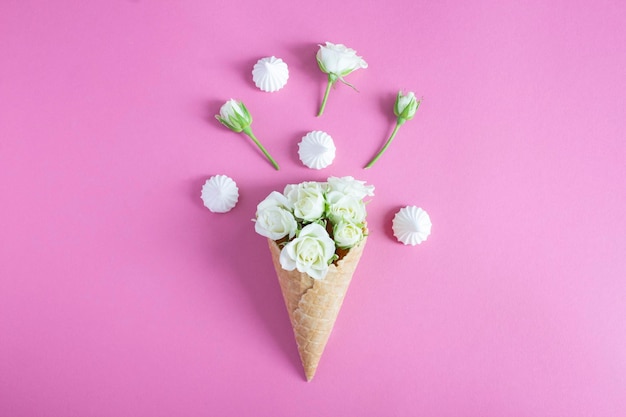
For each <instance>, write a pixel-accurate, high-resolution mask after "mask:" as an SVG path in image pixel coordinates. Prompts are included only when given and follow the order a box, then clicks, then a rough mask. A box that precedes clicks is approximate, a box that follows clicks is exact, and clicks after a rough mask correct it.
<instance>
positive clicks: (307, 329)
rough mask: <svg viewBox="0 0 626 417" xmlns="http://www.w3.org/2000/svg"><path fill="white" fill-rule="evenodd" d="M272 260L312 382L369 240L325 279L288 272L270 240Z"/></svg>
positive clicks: (354, 250) (341, 260) (357, 247)
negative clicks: (281, 263) (282, 265)
mask: <svg viewBox="0 0 626 417" xmlns="http://www.w3.org/2000/svg"><path fill="white" fill-rule="evenodd" d="M268 243H269V248H270V252H271V253H272V261H273V263H274V268H275V269H276V274H277V275H278V281H279V283H280V288H281V290H282V293H283V298H284V300H285V306H286V307H287V311H288V312H289V319H290V320H291V326H292V327H293V333H294V335H295V338H296V343H297V345H298V352H299V353H300V360H301V361H302V366H303V367H304V373H305V375H306V379H307V381H310V380H311V379H313V376H315V371H316V370H317V365H318V364H319V361H320V358H321V357H322V353H323V352H324V347H325V346H326V342H327V341H328V338H329V336H330V333H331V331H332V330H333V326H334V324H335V320H336V319H337V315H338V314H339V310H340V308H341V304H342V303H343V299H344V297H345V295H346V292H347V291H348V286H349V285H350V281H351V280H352V275H353V274H354V271H355V269H356V267H357V265H358V263H359V260H360V259H361V254H362V253H363V248H364V247H365V243H366V239H363V240H362V241H361V243H359V244H358V245H357V246H355V247H353V248H352V249H350V250H349V251H348V253H347V254H346V255H345V256H344V257H343V258H342V259H340V260H339V261H338V262H337V264H336V265H335V264H333V265H331V266H330V269H329V271H328V274H327V275H326V277H325V278H324V279H322V280H315V279H313V278H311V277H310V276H309V275H308V274H306V273H302V272H299V271H298V270H293V271H286V270H284V269H283V268H282V267H281V265H280V261H279V257H280V248H279V247H278V245H277V244H276V242H274V241H273V240H271V239H268Z"/></svg>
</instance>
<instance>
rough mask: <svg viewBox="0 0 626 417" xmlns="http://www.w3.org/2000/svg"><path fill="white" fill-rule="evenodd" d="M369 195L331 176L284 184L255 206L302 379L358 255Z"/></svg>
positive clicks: (360, 184) (309, 372)
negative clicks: (325, 179)
mask: <svg viewBox="0 0 626 417" xmlns="http://www.w3.org/2000/svg"><path fill="white" fill-rule="evenodd" d="M373 195H374V187H373V186H371V185H366V184H365V182H364V181H358V180H355V179H354V178H352V177H343V178H337V177H331V178H328V180H327V181H326V182H303V183H300V184H290V185H287V186H286V187H285V189H284V191H283V193H279V192H277V191H273V192H271V193H270V195H268V196H267V198H265V199H264V200H263V201H261V202H260V203H259V205H258V206H257V212H256V219H255V225H254V228H255V230H256V232H257V233H258V234H260V235H262V236H265V237H266V238H267V239H268V244H269V248H270V252H271V254H272V262H273V264H274V268H275V270H276V274H277V275H278V281H279V283H280V287H281V291H282V293H283V299H284V301H285V306H286V307H287V311H288V313H289V318H290V320H291V325H292V327H293V331H294V335H295V338H296V343H297V345H298V351H299V353H300V359H301V360H302V366H303V367H304V371H305V374H306V378H307V380H308V381H310V380H311V379H312V378H313V376H314V375H315V371H316V370H317V365H318V363H319V361H320V358H321V356H322V353H323V351H324V347H325V346H326V342H327V341H328V337H329V336H330V333H331V331H332V328H333V326H334V324H335V320H336V318H337V315H338V313H339V309H340V308H341V304H342V302H343V299H344V296H345V295H346V292H347V290H348V286H349V285H350V281H351V280H352V276H353V274H354V271H355V269H356V267H357V265H358V263H359V260H360V258H361V254H362V253H363V248H364V246H365V243H366V240H367V223H366V220H365V216H366V210H365V201H364V199H365V198H366V197H371V196H373Z"/></svg>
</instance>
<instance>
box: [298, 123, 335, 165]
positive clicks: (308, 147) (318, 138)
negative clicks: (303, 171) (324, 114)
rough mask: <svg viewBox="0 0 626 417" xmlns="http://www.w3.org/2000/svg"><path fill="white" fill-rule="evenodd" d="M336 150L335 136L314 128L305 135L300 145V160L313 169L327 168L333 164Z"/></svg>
mask: <svg viewBox="0 0 626 417" xmlns="http://www.w3.org/2000/svg"><path fill="white" fill-rule="evenodd" d="M336 150H337V148H336V147H335V142H333V138H331V137H330V135H329V134H328V133H326V132H322V131H320V130H314V131H313V132H309V133H307V134H306V135H304V137H303V138H302V140H301V141H300V144H299V145H298V155H300V161H302V163H303V164H304V165H306V166H307V167H309V168H313V169H322V168H326V167H327V166H329V165H330V164H332V163H333V160H334V159H335V152H336Z"/></svg>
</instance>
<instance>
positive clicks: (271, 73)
mask: <svg viewBox="0 0 626 417" xmlns="http://www.w3.org/2000/svg"><path fill="white" fill-rule="evenodd" d="M288 79H289V67H288V66H287V64H286V63H285V62H284V61H283V60H282V59H280V58H276V57H275V56H271V57H267V58H261V59H259V60H258V61H257V63H256V64H254V68H252V81H254V84H255V85H256V86H257V87H258V88H259V89H261V90H262V91H267V92H269V93H273V92H274V91H278V90H280V89H281V88H283V87H284V86H285V84H287V80H288Z"/></svg>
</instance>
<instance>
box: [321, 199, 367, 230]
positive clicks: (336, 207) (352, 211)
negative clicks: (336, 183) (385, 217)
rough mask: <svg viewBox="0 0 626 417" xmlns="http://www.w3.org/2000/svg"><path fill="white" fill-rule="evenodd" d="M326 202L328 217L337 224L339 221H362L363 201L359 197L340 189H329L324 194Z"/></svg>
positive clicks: (363, 212) (363, 215)
mask: <svg viewBox="0 0 626 417" xmlns="http://www.w3.org/2000/svg"><path fill="white" fill-rule="evenodd" d="M326 201H327V202H328V212H327V214H328V218H330V220H331V221H332V222H333V223H334V224H337V223H339V222H340V221H342V220H344V221H348V222H352V223H357V224H360V223H363V222H364V221H365V216H366V215H367V213H366V211H365V203H363V200H361V199H360V198H356V197H354V196H352V195H349V194H344V193H342V192H340V191H331V192H329V193H328V194H326Z"/></svg>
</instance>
